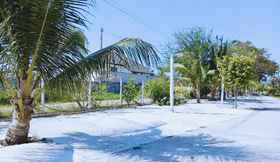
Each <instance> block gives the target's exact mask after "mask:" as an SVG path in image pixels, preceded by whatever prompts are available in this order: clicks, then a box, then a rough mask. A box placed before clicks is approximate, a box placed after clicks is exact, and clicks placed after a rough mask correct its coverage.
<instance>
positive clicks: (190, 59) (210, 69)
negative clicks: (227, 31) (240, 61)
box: [175, 28, 228, 102]
mask: <svg viewBox="0 0 280 162" xmlns="http://www.w3.org/2000/svg"><path fill="white" fill-rule="evenodd" d="M175 38H176V42H175V43H176V45H177V51H176V52H177V55H176V58H175V62H176V63H177V67H176V70H177V72H178V73H179V74H180V75H181V76H183V77H184V78H189V79H190V81H191V83H192V87H193V88H194V91H195V94H196V98H197V102H200V97H201V96H202V95H205V96H206V95H207V94H203V92H206V91H203V89H205V88H206V89H211V91H216V90H217V87H218V86H219V85H220V84H218V82H219V79H218V77H215V76H217V75H218V74H217V73H218V70H217V58H218V57H222V56H224V55H226V54H227V50H228V43H227V42H224V41H223V39H222V38H220V37H218V36H216V37H215V38H214V37H213V35H212V32H207V31H206V30H204V29H203V28H192V29H191V30H188V31H183V32H179V33H176V34H175ZM209 82H211V83H209ZM213 83H214V84H213Z"/></svg>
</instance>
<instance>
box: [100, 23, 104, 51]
mask: <svg viewBox="0 0 280 162" xmlns="http://www.w3.org/2000/svg"><path fill="white" fill-rule="evenodd" d="M103 32H104V29H103V28H101V29H100V49H102V48H103Z"/></svg>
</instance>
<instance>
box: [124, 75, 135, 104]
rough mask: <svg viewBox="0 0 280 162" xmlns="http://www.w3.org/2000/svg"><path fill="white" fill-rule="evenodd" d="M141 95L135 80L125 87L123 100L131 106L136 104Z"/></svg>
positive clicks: (129, 81)
mask: <svg viewBox="0 0 280 162" xmlns="http://www.w3.org/2000/svg"><path fill="white" fill-rule="evenodd" d="M138 94H139V88H138V86H137V85H136V84H135V83H134V81H133V80H128V82H127V84H126V85H124V86H123V98H124V100H125V101H126V103H127V106H129V105H130V104H131V103H133V102H136V98H137V96H138Z"/></svg>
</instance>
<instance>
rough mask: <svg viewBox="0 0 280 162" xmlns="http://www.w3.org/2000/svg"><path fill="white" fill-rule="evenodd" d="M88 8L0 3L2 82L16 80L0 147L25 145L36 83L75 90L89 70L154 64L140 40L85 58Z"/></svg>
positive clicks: (16, 0)
mask: <svg viewBox="0 0 280 162" xmlns="http://www.w3.org/2000/svg"><path fill="white" fill-rule="evenodd" d="M92 5H93V2H92V1H90V0H1V1H0V63H1V66H0V69H1V70H2V71H3V70H4V71H5V72H4V73H1V74H6V76H5V79H3V78H4V77H3V75H1V78H2V79H3V80H7V79H9V78H15V79H16V86H15V88H14V89H15V91H14V96H13V100H12V103H13V104H14V106H15V109H14V111H13V122H12V124H11V126H10V127H9V129H8V131H7V134H6V137H5V139H4V140H3V141H2V144H4V145H13V144H21V143H25V142H28V133H29V128H30V121H31V115H32V113H33V109H34V95H35V93H36V90H37V89H38V88H37V87H38V84H39V80H40V79H43V80H44V81H45V84H46V85H47V86H48V87H50V88H52V90H60V91H66V90H67V91H69V90H71V91H73V92H75V90H77V89H79V87H80V86H81V83H82V82H81V81H82V80H85V79H87V78H88V76H89V74H90V73H91V72H93V71H95V72H100V73H103V74H104V73H108V72H109V70H110V66H112V65H120V66H124V67H129V66H130V65H131V64H132V63H133V64H143V65H145V66H151V65H154V64H156V63H157V62H158V61H159V57H158V55H157V54H156V52H155V50H154V48H153V47H152V45H151V44H149V43H147V42H144V41H142V40H140V39H123V40H121V41H120V42H118V43H116V44H113V45H111V46H109V47H107V48H104V49H102V50H100V51H97V52H95V53H93V54H90V55H88V56H85V55H86V53H87V50H86V48H85V36H84V35H83V34H82V32H81V31H82V29H83V28H84V27H86V25H87V19H86V17H85V14H86V13H87V12H88V11H89V10H90V9H92V8H91V7H89V6H92ZM7 69H8V70H7ZM11 76H12V77H11ZM5 83H8V82H5ZM7 87H8V86H7ZM10 87H11V86H10Z"/></svg>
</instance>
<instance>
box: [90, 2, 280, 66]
mask: <svg viewBox="0 0 280 162" xmlns="http://www.w3.org/2000/svg"><path fill="white" fill-rule="evenodd" d="M96 1H97V2H96V6H95V8H93V11H92V13H93V15H94V16H89V17H90V18H89V19H90V22H91V24H90V25H89V29H88V30H87V31H86V35H87V37H88V39H89V49H90V50H91V51H94V50H97V49H99V47H100V41H99V33H100V32H99V31H100V28H101V27H103V28H104V46H107V45H110V44H111V43H114V42H116V41H118V40H120V39H121V38H124V37H137V38H142V39H144V40H146V41H148V42H150V43H152V44H153V45H155V46H156V47H157V48H159V49H161V47H162V45H164V44H165V43H166V42H168V41H169V40H171V38H172V34H173V33H175V32H176V31H180V30H182V29H185V28H191V27H195V26H200V27H204V28H207V29H212V30H213V31H214V33H215V34H218V35H222V36H224V37H225V38H226V39H229V40H234V39H238V40H242V41H246V40H249V41H251V42H253V43H254V44H255V45H256V46H257V47H259V48H266V49H267V50H268V51H269V53H271V54H272V55H271V58H272V59H274V60H276V61H277V62H278V63H280V46H279V45H280V43H279V42H280V41H279V38H280V0H107V1H109V2H110V3H111V4H113V5H114V6H117V7H119V8H121V9H122V10H125V11H126V12H127V13H128V14H129V15H130V16H127V15H126V14H124V13H123V12H120V11H119V10H117V9H116V8H114V7H112V6H110V5H108V4H107V3H105V2H104V0H96ZM105 1H106V0H105ZM131 17H133V18H131ZM135 19H136V20H135Z"/></svg>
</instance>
